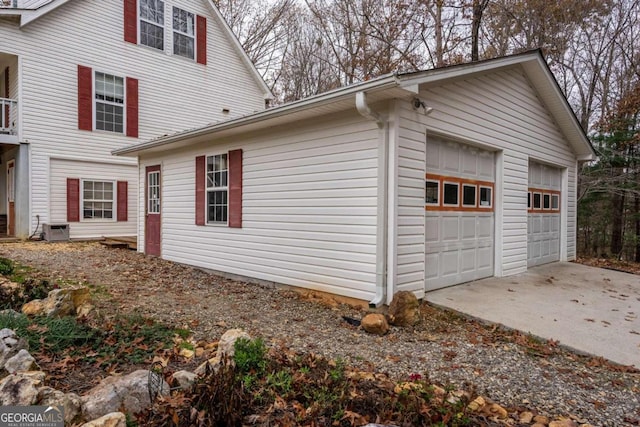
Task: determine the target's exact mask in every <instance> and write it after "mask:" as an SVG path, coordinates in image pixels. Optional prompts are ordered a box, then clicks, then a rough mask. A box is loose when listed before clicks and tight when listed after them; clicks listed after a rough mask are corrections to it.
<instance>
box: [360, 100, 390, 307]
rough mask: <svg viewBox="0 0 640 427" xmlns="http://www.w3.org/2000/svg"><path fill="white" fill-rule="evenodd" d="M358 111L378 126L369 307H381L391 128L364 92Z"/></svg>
mask: <svg viewBox="0 0 640 427" xmlns="http://www.w3.org/2000/svg"><path fill="white" fill-rule="evenodd" d="M356 109H357V110H358V113H360V115H361V116H362V117H364V118H365V119H368V120H371V121H373V122H375V123H376V125H377V126H378V129H379V132H378V135H379V137H378V211H377V221H376V295H375V297H374V298H373V300H371V301H370V302H369V307H372V308H373V307H379V306H380V305H382V304H384V302H385V301H386V298H387V193H388V189H387V185H388V183H387V172H388V166H387V159H388V158H389V126H388V122H387V121H385V120H383V118H382V117H381V115H380V114H379V113H377V112H374V111H372V110H371V108H370V107H369V105H368V104H367V94H366V93H365V92H364V91H359V92H357V93H356Z"/></svg>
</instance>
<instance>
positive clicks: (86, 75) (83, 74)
mask: <svg viewBox="0 0 640 427" xmlns="http://www.w3.org/2000/svg"><path fill="white" fill-rule="evenodd" d="M92 82H93V70H92V69H91V68H89V67H84V66H82V65H78V129H80V130H93V93H92V92H93V91H92V87H91V86H92Z"/></svg>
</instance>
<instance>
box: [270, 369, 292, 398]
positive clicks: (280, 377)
mask: <svg viewBox="0 0 640 427" xmlns="http://www.w3.org/2000/svg"><path fill="white" fill-rule="evenodd" d="M292 383H293V377H292V376H291V374H290V373H289V372H288V371H286V370H281V371H278V372H275V373H272V374H269V375H267V386H269V387H272V388H274V389H275V391H276V392H278V394H287V393H289V392H290V391H291V385H292Z"/></svg>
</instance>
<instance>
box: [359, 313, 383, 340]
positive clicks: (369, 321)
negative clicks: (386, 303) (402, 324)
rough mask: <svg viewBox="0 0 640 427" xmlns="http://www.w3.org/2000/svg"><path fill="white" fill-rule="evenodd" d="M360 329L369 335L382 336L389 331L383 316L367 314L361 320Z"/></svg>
mask: <svg viewBox="0 0 640 427" xmlns="http://www.w3.org/2000/svg"><path fill="white" fill-rule="evenodd" d="M362 329H364V330H365V331H367V332H368V333H370V334H376V335H384V334H386V333H387V332H388V331H389V324H388V323H387V319H386V318H385V317H384V315H382V314H379V313H369V314H367V315H366V316H364V317H363V318H362Z"/></svg>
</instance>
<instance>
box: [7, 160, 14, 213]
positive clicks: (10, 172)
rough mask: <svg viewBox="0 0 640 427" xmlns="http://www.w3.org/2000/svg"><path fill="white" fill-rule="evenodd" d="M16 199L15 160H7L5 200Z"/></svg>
mask: <svg viewBox="0 0 640 427" xmlns="http://www.w3.org/2000/svg"><path fill="white" fill-rule="evenodd" d="M15 201H16V161H15V160H9V161H8V162H7V202H9V203H15Z"/></svg>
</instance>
